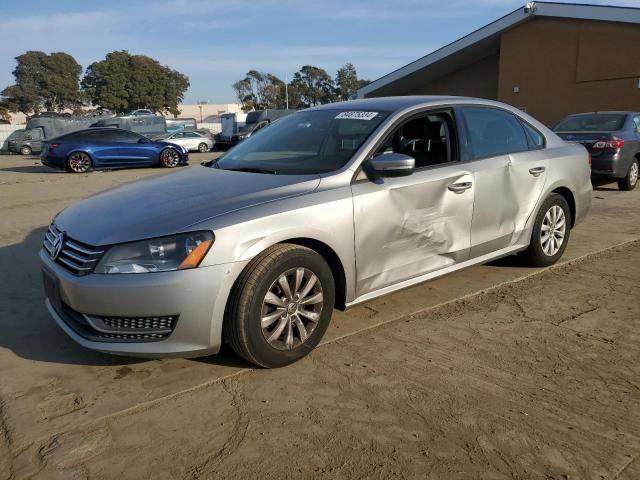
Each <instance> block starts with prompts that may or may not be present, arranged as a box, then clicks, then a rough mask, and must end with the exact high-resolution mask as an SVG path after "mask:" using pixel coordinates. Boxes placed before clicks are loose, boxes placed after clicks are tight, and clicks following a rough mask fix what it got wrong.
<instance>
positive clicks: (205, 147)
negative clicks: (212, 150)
mask: <svg viewBox="0 0 640 480" xmlns="http://www.w3.org/2000/svg"><path fill="white" fill-rule="evenodd" d="M198 151H199V152H200V153H206V152H208V151H209V146H208V145H207V144H206V143H204V142H202V143H201V144H200V145H198Z"/></svg>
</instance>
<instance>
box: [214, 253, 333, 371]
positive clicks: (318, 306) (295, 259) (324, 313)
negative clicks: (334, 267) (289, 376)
mask: <svg viewBox="0 0 640 480" xmlns="http://www.w3.org/2000/svg"><path fill="white" fill-rule="evenodd" d="M334 298H335V287H334V280H333V275H332V273H331V269H330V268H329V266H328V265H327V262H326V261H325V260H324V259H323V258H322V257H321V256H320V255H318V254H317V253H316V252H314V251H313V250H311V249H309V248H306V247H302V246H299V245H292V244H279V245H275V246H273V247H271V248H269V249H267V250H266V251H265V252H263V253H262V254H261V255H259V256H258V257H256V258H255V259H254V260H252V261H251V263H250V264H249V265H248V266H247V268H246V269H245V270H244V272H243V273H242V274H241V275H240V277H239V278H238V280H237V282H236V285H235V287H234V289H233V292H232V294H231V295H230V297H229V302H228V305H227V310H226V312H225V319H224V337H225V339H226V340H227V341H228V342H229V344H230V345H231V348H233V350H234V351H235V352H236V353H237V354H238V355H239V356H241V357H243V358H244V359H245V360H248V361H249V362H251V363H254V364H256V365H258V366H260V367H263V368H276V367H282V366H285V365H288V364H290V363H293V362H295V361H297V360H300V359H301V358H303V357H304V356H306V355H307V354H309V353H310V352H311V351H312V350H313V349H314V348H315V347H316V346H317V345H318V343H319V342H320V340H321V339H322V337H323V336H324V333H325V332H326V330H327V327H328V326H329V322H330V321H331V314H332V311H333V305H334Z"/></svg>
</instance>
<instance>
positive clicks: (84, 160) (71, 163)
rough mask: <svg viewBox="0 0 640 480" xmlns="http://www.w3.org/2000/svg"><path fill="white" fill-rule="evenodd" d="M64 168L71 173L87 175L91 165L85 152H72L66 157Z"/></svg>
mask: <svg viewBox="0 0 640 480" xmlns="http://www.w3.org/2000/svg"><path fill="white" fill-rule="evenodd" d="M66 168H67V171H68V172H71V173H87V172H90V171H91V169H92V168H93V163H92V161H91V157H90V156H89V155H88V154H86V153H85V152H72V153H70V154H69V156H68V157H67V161H66Z"/></svg>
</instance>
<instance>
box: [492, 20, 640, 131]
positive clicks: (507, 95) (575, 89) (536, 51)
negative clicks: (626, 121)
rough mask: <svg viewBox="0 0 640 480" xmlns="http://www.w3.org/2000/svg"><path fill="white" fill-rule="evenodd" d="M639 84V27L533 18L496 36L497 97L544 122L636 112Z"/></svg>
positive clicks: (638, 103)
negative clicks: (609, 112)
mask: <svg viewBox="0 0 640 480" xmlns="http://www.w3.org/2000/svg"><path fill="white" fill-rule="evenodd" d="M639 81H640V26H639V25H633V24H622V23H611V22H595V21H585V20H568V19H555V18H536V19H534V20H532V21H529V22H526V23H524V24H522V25H520V26H518V27H515V28H513V29H512V30H509V31H507V32H504V33H503V34H502V38H501V46H500V64H499V79H498V99H499V100H501V101H503V102H506V103H509V104H511V105H514V106H517V107H526V109H527V111H528V112H529V113H530V114H531V115H533V116H534V117H536V118H538V119H539V120H540V121H542V122H544V123H547V124H553V123H555V122H557V121H558V120H560V119H561V118H562V117H564V116H565V115H567V114H569V113H576V112H585V111H593V110H640V88H638V87H639V83H638V82H639ZM514 87H517V88H518V89H519V92H518V93H515V92H514V91H513V90H514Z"/></svg>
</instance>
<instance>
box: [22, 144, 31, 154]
mask: <svg viewBox="0 0 640 480" xmlns="http://www.w3.org/2000/svg"><path fill="white" fill-rule="evenodd" d="M32 153H33V150H31V147H28V146H26V145H25V146H24V147H22V148H20V155H31V154H32Z"/></svg>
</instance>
